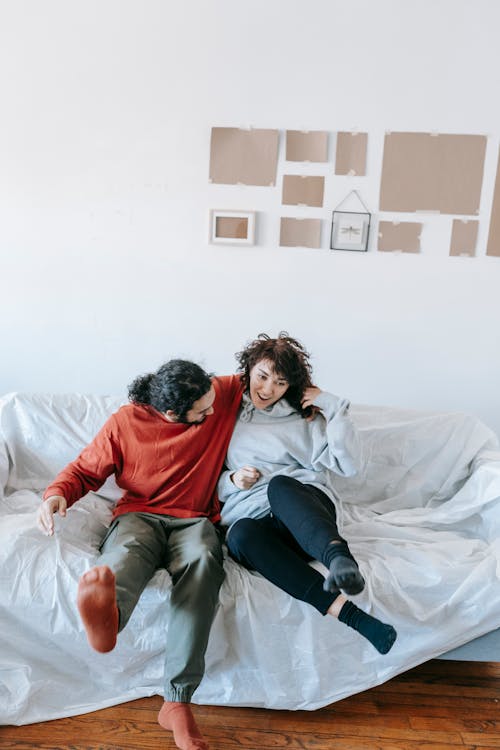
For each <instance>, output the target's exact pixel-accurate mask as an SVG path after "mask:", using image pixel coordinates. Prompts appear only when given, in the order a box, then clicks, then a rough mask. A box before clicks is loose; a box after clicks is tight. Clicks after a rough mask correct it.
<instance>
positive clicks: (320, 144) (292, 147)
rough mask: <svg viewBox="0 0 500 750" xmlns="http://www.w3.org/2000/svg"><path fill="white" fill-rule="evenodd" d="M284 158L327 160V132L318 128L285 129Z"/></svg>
mask: <svg viewBox="0 0 500 750" xmlns="http://www.w3.org/2000/svg"><path fill="white" fill-rule="evenodd" d="M286 160H287V161H317V162H324V161H328V133H326V132H325V131H320V130H315V131H313V130H311V131H307V132H305V131H302V130H287V131H286Z"/></svg>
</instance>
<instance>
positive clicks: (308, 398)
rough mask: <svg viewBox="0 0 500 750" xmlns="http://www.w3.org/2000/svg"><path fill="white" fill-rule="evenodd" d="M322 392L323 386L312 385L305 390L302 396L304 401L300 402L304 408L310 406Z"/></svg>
mask: <svg viewBox="0 0 500 750" xmlns="http://www.w3.org/2000/svg"><path fill="white" fill-rule="evenodd" d="M320 393H322V390H321V388H317V387H316V386H315V385H311V386H310V387H309V388H306V389H305V391H304V395H303V396H302V401H301V402H300V403H301V404H302V408H303V409H307V407H308V406H312V405H313V404H314V402H315V401H316V399H317V398H318V396H319V394H320Z"/></svg>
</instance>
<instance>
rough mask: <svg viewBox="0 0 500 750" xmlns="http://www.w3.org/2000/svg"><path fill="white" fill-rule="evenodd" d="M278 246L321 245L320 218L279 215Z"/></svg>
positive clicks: (314, 246)
mask: <svg viewBox="0 0 500 750" xmlns="http://www.w3.org/2000/svg"><path fill="white" fill-rule="evenodd" d="M280 246H282V247H312V248H317V247H321V219H294V218H291V217H285V216H283V217H281V226H280Z"/></svg>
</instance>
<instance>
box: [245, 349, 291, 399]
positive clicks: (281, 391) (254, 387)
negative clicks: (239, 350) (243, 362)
mask: <svg viewBox="0 0 500 750" xmlns="http://www.w3.org/2000/svg"><path fill="white" fill-rule="evenodd" d="M249 385H250V398H251V400H252V404H253V405H254V406H255V408H256V409H266V408H267V407H268V406H272V405H273V404H275V403H276V401H279V400H280V398H281V397H282V396H284V395H285V393H286V392H287V390H288V381H287V380H286V378H284V377H283V376H282V375H278V373H277V372H276V371H275V369H274V366H273V363H272V362H271V361H270V360H268V359H261V360H260V361H259V362H257V364H256V365H254V366H253V367H252V369H251V370H250V384H249Z"/></svg>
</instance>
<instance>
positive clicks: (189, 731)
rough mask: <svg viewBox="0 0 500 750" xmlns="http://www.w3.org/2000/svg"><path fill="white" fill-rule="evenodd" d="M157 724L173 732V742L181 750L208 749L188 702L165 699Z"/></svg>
mask: <svg viewBox="0 0 500 750" xmlns="http://www.w3.org/2000/svg"><path fill="white" fill-rule="evenodd" d="M158 724H159V725H160V726H161V727H163V729H170V731H171V732H173V733H174V740H175V744H176V745H177V747H179V748H180V749H181V750H208V743H207V742H205V740H204V739H203V737H202V735H201V732H200V730H199V729H198V726H197V724H196V721H195V718H194V716H193V713H192V711H191V706H190V705H189V703H174V702H172V701H165V703H164V704H163V706H162V707H161V709H160V713H159V714H158Z"/></svg>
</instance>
